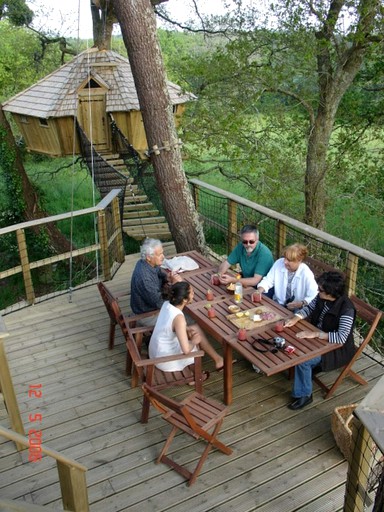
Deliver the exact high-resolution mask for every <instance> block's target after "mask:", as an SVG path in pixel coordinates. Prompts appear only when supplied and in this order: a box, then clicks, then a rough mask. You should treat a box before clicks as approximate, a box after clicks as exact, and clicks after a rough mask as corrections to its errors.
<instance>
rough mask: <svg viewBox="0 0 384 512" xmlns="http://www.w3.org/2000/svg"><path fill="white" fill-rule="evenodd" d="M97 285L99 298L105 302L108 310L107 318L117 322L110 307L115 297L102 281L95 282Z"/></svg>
mask: <svg viewBox="0 0 384 512" xmlns="http://www.w3.org/2000/svg"><path fill="white" fill-rule="evenodd" d="M97 287H98V289H99V292H100V295H101V298H102V299H103V302H104V304H105V308H106V310H107V311H108V315H109V318H110V319H111V321H112V322H114V323H115V324H117V318H116V315H115V312H114V310H113V308H112V303H113V302H116V297H115V296H114V295H113V293H112V292H111V291H110V290H108V288H107V287H106V286H105V284H104V283H103V282H101V281H99V282H98V283H97Z"/></svg>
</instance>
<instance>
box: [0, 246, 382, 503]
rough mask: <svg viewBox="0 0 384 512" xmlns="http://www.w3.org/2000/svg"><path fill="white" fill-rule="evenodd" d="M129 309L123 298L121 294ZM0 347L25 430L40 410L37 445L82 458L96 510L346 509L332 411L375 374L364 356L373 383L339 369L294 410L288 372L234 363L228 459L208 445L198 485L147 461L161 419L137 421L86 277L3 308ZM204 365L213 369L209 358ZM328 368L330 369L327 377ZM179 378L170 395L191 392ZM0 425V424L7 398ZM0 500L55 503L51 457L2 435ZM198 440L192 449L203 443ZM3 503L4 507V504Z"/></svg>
mask: <svg viewBox="0 0 384 512" xmlns="http://www.w3.org/2000/svg"><path fill="white" fill-rule="evenodd" d="M136 260H137V255H131V256H128V257H127V258H126V262H125V264H124V265H123V267H122V268H121V269H120V270H119V271H118V273H117V275H116V276H115V278H114V279H113V281H112V282H111V283H110V285H111V288H113V289H114V290H115V291H122V290H129V289H130V274H131V272H132V268H133V265H134V263H135V262H136ZM122 304H123V307H124V306H125V309H126V310H128V306H127V302H124V301H122ZM4 321H5V324H6V327H7V329H8V331H9V337H7V338H6V351H7V355H8V361H9V366H10V370H11V374H12V377H13V382H14V385H15V390H16V393H17V397H18V401H19V406H20V410H21V414H22V419H23V422H24V425H25V429H26V432H28V430H29V429H30V428H36V425H35V424H31V423H30V422H29V421H28V417H29V414H31V413H38V412H39V413H41V414H42V416H43V418H42V424H41V427H42V430H43V443H45V444H46V445H47V446H49V447H50V448H53V449H55V450H58V451H60V452H62V453H63V454H65V455H67V456H68V457H72V458H74V459H75V460H77V461H78V462H80V463H82V464H84V465H85V466H86V467H87V468H88V472H87V475H86V476H87V483H88V493H89V500H90V509H91V511H92V512H110V511H130V512H136V511H137V512H143V511H155V512H157V511H169V512H170V511H172V512H185V511H186V510H191V511H192V510H193V511H194V512H198V511H201V512H203V511H215V512H219V511H232V510H236V512H246V511H252V510H257V511H258V512H267V511H268V512H276V511H280V510H284V512H290V511H291V512H293V511H301V512H330V511H338V510H342V505H343V498H344V486H345V479H346V471H347V463H346V462H345V460H344V459H343V457H342V455H341V454H340V452H339V451H338V449H337V447H336V446H335V442H334V439H333V436H332V433H331V430H330V415H331V413H332V411H333V409H334V408H335V407H336V406H339V405H347V404H350V403H353V402H356V401H359V400H361V399H362V398H363V397H364V396H365V395H366V394H367V393H368V391H369V390H370V389H371V388H372V386H373V385H374V384H376V382H377V381H378V380H379V378H380V377H381V376H382V373H383V366H382V365H380V364H379V363H377V362H375V361H374V360H373V359H371V358H369V357H367V356H364V357H363V358H361V359H360V360H359V361H358V365H357V366H358V369H359V371H360V372H361V373H362V375H363V376H364V378H366V379H367V380H368V381H369V386H365V387H362V386H359V385H357V384H356V383H354V382H352V381H350V380H349V379H346V381H344V383H343V384H342V385H341V386H340V388H339V389H338V392H337V393H336V395H335V396H334V397H332V398H331V399H329V400H323V398H322V394H321V391H320V389H319V388H317V387H316V386H315V388H314V401H313V403H312V404H311V405H310V406H308V407H307V408H305V409H303V410H302V411H299V412H292V411H290V410H289V409H288V408H287V407H286V405H287V403H288V402H289V400H290V382H289V381H288V380H287V378H286V376H285V375H282V374H281V375H277V376H274V377H264V376H260V375H259V374H256V373H255V372H253V371H252V370H251V368H250V367H249V364H248V363H247V362H245V361H242V360H240V361H239V362H237V363H236V364H235V365H234V402H233V404H232V405H231V406H230V411H229V414H228V416H227V417H226V419H225V421H224V425H223V427H222V430H221V436H220V437H221V438H222V439H223V441H224V442H225V443H227V444H229V445H230V446H231V447H232V448H233V454H232V455H231V456H230V457H228V456H226V455H223V454H221V453H220V452H217V451H213V452H211V454H210V455H209V457H208V460H207V462H206V463H205V465H204V467H203V470H202V473H201V475H200V477H199V478H198V480H197V482H196V484H195V485H193V486H192V487H190V488H189V487H187V486H186V485H185V483H184V481H183V479H182V477H181V476H180V475H178V474H177V473H176V472H175V471H172V470H170V469H169V468H167V467H166V466H164V465H162V464H160V465H157V464H155V463H154V459H155V457H156V455H157V454H158V453H159V450H160V447H161V446H162V443H163V441H164V440H165V432H166V431H168V428H169V427H168V425H167V424H166V423H165V422H164V421H162V420H161V419H160V418H159V417H158V416H157V414H156V413H155V412H154V411H153V410H152V412H151V417H150V421H149V423H148V424H147V425H142V424H140V422H139V417H140V408H141V399H142V394H141V390H140V388H136V389H131V388H130V380H129V379H128V378H127V377H126V376H125V374H124V361H125V346H124V345H123V343H122V336H121V334H120V332H119V330H118V329H117V330H116V333H117V342H116V346H115V348H114V349H113V351H108V350H107V339H108V327H109V318H108V316H107V313H106V311H105V308H104V305H103V303H102V301H101V299H100V297H99V294H98V291H97V288H96V286H95V285H92V286H90V287H87V288H83V289H81V290H77V291H75V292H74V293H73V297H72V302H71V303H69V302H68V296H61V297H56V298H53V299H50V300H48V301H46V302H43V303H40V304H37V305H35V306H32V307H29V308H26V309H23V310H19V311H16V312H14V313H10V314H8V315H6V316H4ZM204 367H205V368H206V369H212V364H211V362H210V361H209V360H204ZM331 377H332V376H331ZM30 384H42V389H43V396H42V398H40V399H37V398H29V397H28V386H29V385H30ZM186 388H187V386H185V387H182V388H175V389H174V394H175V395H176V394H177V395H182V394H183V393H188V392H190V389H186ZM204 389H205V393H206V394H207V395H208V396H211V397H214V398H216V399H219V400H222V375H221V374H219V373H217V372H213V373H211V378H210V379H209V380H208V381H207V382H206V383H205V384H204ZM0 416H1V423H2V424H3V425H4V426H6V427H8V426H9V422H8V417H7V414H6V411H5V408H4V405H3V404H2V403H1V404H0ZM0 443H1V444H0V447H1V458H0V498H3V499H13V500H25V501H27V502H31V503H34V504H36V505H47V509H48V510H49V509H52V510H61V509H62V505H61V499H60V489H59V483H58V477H57V472H56V468H55V464H54V462H53V461H52V460H50V459H49V458H47V457H43V460H42V461H40V462H36V463H28V462H27V460H28V454H27V453H26V452H22V453H18V452H17V451H16V449H15V446H14V444H13V443H12V442H9V441H5V440H4V439H0ZM199 448H200V447H199ZM174 449H175V450H179V453H178V457H179V458H180V460H183V461H188V460H191V461H192V460H196V457H197V451H196V443H193V442H191V441H190V439H189V438H187V437H186V436H179V437H178V438H177V439H176V440H175V442H174ZM0 510H5V509H4V508H1V505H0Z"/></svg>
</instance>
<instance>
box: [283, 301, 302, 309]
mask: <svg viewBox="0 0 384 512" xmlns="http://www.w3.org/2000/svg"><path fill="white" fill-rule="evenodd" d="M286 307H287V309H289V310H290V311H294V310H295V309H301V308H302V307H303V303H302V302H301V301H299V300H298V301H295V302H288V304H287V306H286Z"/></svg>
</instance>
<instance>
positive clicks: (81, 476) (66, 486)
mask: <svg viewBox="0 0 384 512" xmlns="http://www.w3.org/2000/svg"><path fill="white" fill-rule="evenodd" d="M57 471H58V473H59V480H60V488H61V496H62V500H63V506H64V510H72V511H74V512H88V511H89V505H88V492H87V482H86V479H85V472H84V471H82V470H81V469H79V468H76V467H74V466H68V465H67V464H64V463H63V462H61V461H59V460H58V461H57Z"/></svg>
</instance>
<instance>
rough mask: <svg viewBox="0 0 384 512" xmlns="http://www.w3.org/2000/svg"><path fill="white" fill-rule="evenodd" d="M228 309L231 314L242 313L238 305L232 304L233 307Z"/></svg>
mask: <svg viewBox="0 0 384 512" xmlns="http://www.w3.org/2000/svg"><path fill="white" fill-rule="evenodd" d="M228 309H229V311H230V312H231V313H237V312H238V311H240V308H239V306H236V304H232V305H231V306H228Z"/></svg>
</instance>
